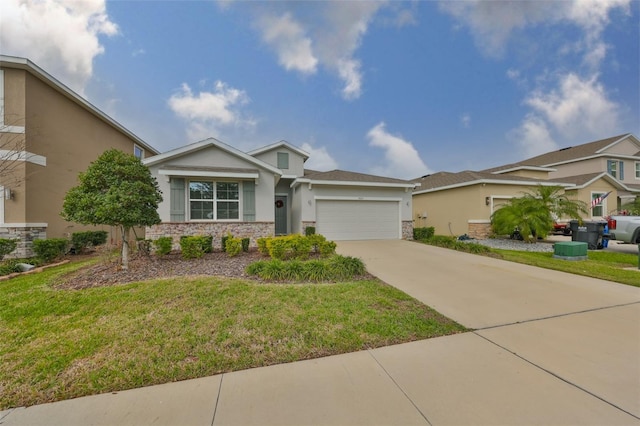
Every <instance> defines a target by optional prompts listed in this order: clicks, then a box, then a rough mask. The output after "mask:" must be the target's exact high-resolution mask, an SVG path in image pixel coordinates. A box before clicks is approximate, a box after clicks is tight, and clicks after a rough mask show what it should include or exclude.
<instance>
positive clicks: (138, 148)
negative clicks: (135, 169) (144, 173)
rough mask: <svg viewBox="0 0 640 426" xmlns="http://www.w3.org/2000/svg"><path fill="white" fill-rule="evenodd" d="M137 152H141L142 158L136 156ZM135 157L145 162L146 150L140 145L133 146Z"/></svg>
mask: <svg viewBox="0 0 640 426" xmlns="http://www.w3.org/2000/svg"><path fill="white" fill-rule="evenodd" d="M136 150H140V157H138V156H137V155H136ZM133 156H134V157H136V158H138V159H140V160H143V159H144V148H142V147H141V146H140V145H138V144H135V143H134V144H133Z"/></svg>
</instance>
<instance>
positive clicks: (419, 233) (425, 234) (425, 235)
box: [413, 226, 435, 241]
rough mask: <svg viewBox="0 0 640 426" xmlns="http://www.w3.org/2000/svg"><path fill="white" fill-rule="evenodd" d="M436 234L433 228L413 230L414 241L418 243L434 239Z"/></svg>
mask: <svg viewBox="0 0 640 426" xmlns="http://www.w3.org/2000/svg"><path fill="white" fill-rule="evenodd" d="M434 233H435V228H434V227H433V226H430V227H428V228H427V227H425V228H413V239H414V240H417V241H422V240H426V239H429V238H431V237H433V235H434Z"/></svg>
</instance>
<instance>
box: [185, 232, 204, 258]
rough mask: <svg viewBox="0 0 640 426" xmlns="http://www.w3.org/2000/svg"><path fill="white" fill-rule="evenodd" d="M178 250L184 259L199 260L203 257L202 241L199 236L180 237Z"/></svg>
mask: <svg viewBox="0 0 640 426" xmlns="http://www.w3.org/2000/svg"><path fill="white" fill-rule="evenodd" d="M180 250H181V251H182V257H183V258H184V259H199V258H201V257H202V255H204V249H203V239H202V237H201V236H194V237H187V236H183V237H180Z"/></svg>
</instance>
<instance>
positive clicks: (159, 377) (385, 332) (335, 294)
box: [0, 263, 465, 409]
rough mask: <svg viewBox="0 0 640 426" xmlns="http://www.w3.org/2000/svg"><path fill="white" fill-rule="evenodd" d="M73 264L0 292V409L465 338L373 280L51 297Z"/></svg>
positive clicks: (167, 286) (174, 285) (238, 283)
mask: <svg viewBox="0 0 640 426" xmlns="http://www.w3.org/2000/svg"><path fill="white" fill-rule="evenodd" d="M81 266H82V264H78V263H71V264H67V265H63V266H60V267H55V268H51V269H49V270H46V271H44V272H42V273H38V274H34V275H29V276H22V277H18V278H15V279H12V280H9V281H5V282H1V283H0V300H2V304H0V331H1V335H2V339H0V409H7V408H11V407H16V406H29V405H33V404H40V403H45V402H52V401H57V400H62V399H68V398H75V397H79V396H84V395H90V394H98V393H104V392H112V391H118V390H125V389H130V388H135V387H141V386H148V385H153V384H159V383H167V382H172V381H178V380H184V379H191V378H197V377H203V376H208V375H212V374H218V373H222V372H228V371H234V370H241V369H246V368H252V367H259V366H265V365H271V364H278V363H283V362H291V361H296V360H302V359H309V358H315V357H321V356H327V355H334V354H340V353H345V352H352V351H357V350H363V349H367V348H374V347H380V346H385V345H390V344H396V343H402V342H408V341H413V340H418V339H425V338H430V337H436V336H442V335H447V334H453V333H459V332H462V331H465V329H464V327H462V326H460V325H459V324H456V323H455V322H453V321H451V320H449V319H448V318H445V317H443V316H442V315H440V314H438V313H437V312H435V311H433V310H432V309H430V308H429V307H427V306H425V305H423V304H422V303H420V302H418V301H417V300H415V299H413V298H411V297H410V296H408V295H406V294H405V293H403V292H401V291H399V290H397V289H395V288H393V287H391V286H388V285H386V284H384V283H382V282H380V281H377V280H363V281H355V282H342V283H334V284H261V283H256V282H248V281H242V280H232V279H219V278H215V277H206V278H202V277H199V278H176V279H162V280H154V281H147V282H142V283H132V284H126V285H116V286H109V287H101V288H92V289H85V290H55V289H53V288H52V286H53V284H54V283H55V282H56V280H59V279H60V277H61V275H62V274H64V273H68V272H71V271H73V270H76V269H78V268H80V267H81Z"/></svg>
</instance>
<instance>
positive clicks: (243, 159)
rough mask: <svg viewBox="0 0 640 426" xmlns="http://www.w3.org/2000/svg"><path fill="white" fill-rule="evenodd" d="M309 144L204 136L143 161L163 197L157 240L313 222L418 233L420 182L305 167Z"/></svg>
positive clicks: (334, 234) (291, 228)
mask: <svg viewBox="0 0 640 426" xmlns="http://www.w3.org/2000/svg"><path fill="white" fill-rule="evenodd" d="M308 158H309V154H307V153H306V152H305V151H303V150H301V149H299V148H297V147H295V146H293V145H291V144H289V143H287V142H285V141H281V142H277V143H275V144H272V145H268V146H265V147H263V148H259V149H256V150H253V151H250V152H242V151H240V150H238V149H236V148H234V147H232V146H231V145H227V144H225V143H223V142H221V141H219V140H217V139H213V138H210V139H206V140H203V141H200V142H196V143H193V144H190V145H187V146H184V147H181V148H178V149H174V150H172V151H168V152H166V153H163V154H160V155H156V156H154V157H149V158H146V159H145V160H144V161H143V162H144V163H145V164H146V165H147V166H148V167H149V169H150V170H151V174H152V175H153V176H154V177H156V178H157V180H158V184H159V186H160V190H161V191H162V192H163V194H164V200H163V202H162V203H161V204H160V206H159V208H158V213H159V215H160V218H161V220H162V223H161V224H159V225H156V226H152V227H148V228H147V229H146V236H147V238H150V239H155V238H157V237H160V236H172V237H173V239H174V245H175V246H177V245H178V244H179V239H180V237H181V236H183V235H212V236H213V237H214V241H220V239H221V238H222V236H224V235H227V234H228V233H231V234H232V235H234V236H236V237H249V238H250V241H251V245H252V246H255V245H256V240H257V238H260V237H265V236H272V235H286V234H292V233H304V232H305V229H306V228H307V227H309V226H312V227H315V228H316V232H317V233H320V234H322V235H324V236H326V237H327V238H328V239H330V240H349V239H400V238H407V239H410V238H412V234H413V224H412V218H411V211H412V210H411V202H412V189H413V188H414V186H415V185H414V184H413V183H411V182H408V181H405V180H400V179H392V178H386V177H380V176H372V175H366V174H362V173H354V172H346V171H341V170H334V171H330V172H317V171H312V170H307V169H305V168H304V163H305V161H307V159H308Z"/></svg>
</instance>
